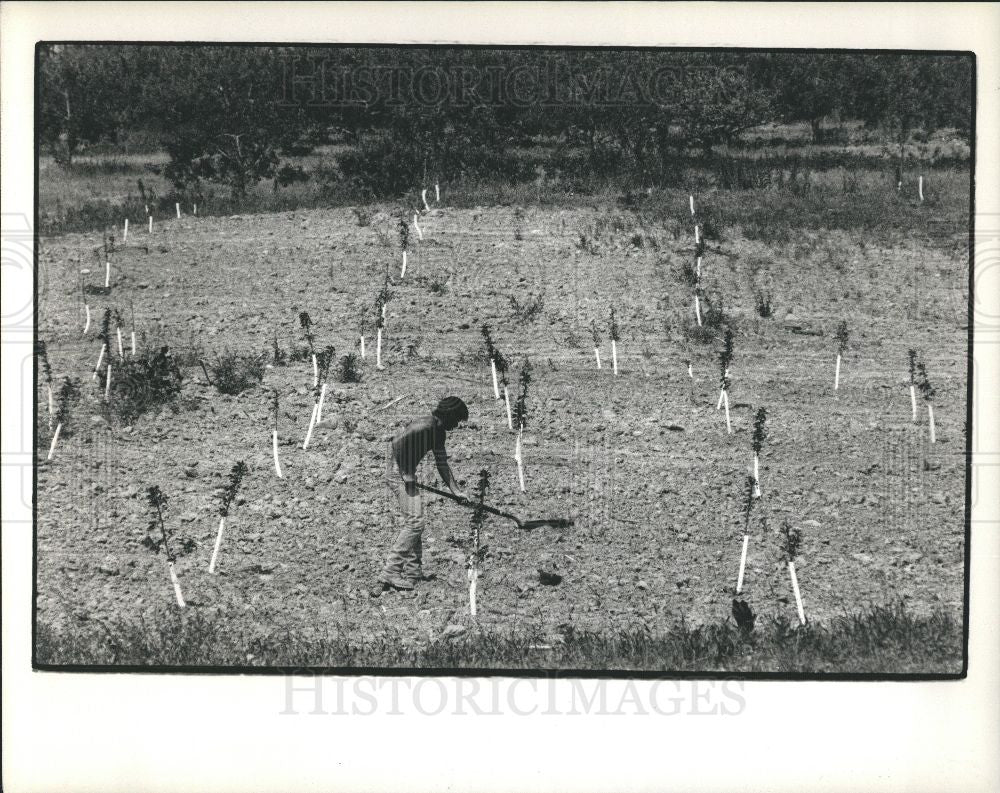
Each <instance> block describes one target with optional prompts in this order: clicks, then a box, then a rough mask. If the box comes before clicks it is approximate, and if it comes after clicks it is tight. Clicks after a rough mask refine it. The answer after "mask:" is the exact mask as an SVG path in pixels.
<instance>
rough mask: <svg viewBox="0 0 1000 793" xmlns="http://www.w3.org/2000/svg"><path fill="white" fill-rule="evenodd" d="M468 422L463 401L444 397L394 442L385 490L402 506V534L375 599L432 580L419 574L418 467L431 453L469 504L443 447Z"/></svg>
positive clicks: (451, 485) (446, 480)
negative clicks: (448, 438)
mask: <svg viewBox="0 0 1000 793" xmlns="http://www.w3.org/2000/svg"><path fill="white" fill-rule="evenodd" d="M468 418H469V409H468V408H467V407H466V406H465V403H464V402H463V401H462V400H461V399H459V398H458V397H455V396H449V397H445V398H444V399H442V400H441V401H440V402H439V403H438V406H437V407H436V408H434V411H433V412H432V413H431V414H430V415H429V416H425V417H423V418H419V419H414V420H413V421H411V422H410V423H409V424H407V425H406V427H404V428H403V429H402V430H400V431H399V432H398V433H397V434H396V435H395V436H394V437H393V439H392V444H391V447H390V449H389V454H388V459H387V460H386V484H387V485H388V487H389V490H390V491H391V492H392V494H393V496H394V498H396V499H397V501H398V503H399V511H400V512H401V513H402V514H403V528H402V530H401V531H400V532H399V535H398V536H397V537H396V541H395V543H393V546H392V548H391V549H390V551H389V557H388V558H387V559H386V562H385V567H384V568H383V569H382V574H381V575H380V576H379V579H378V583H379V586H378V587H376V588H375V589H374V590H372V595H374V596H378V595H379V594H381V593H382V592H385V591H387V590H389V589H406V590H409V589H413V587H414V584H415V583H416V582H417V581H424V580H428V579H429V578H430V576H427V577H425V576H424V574H423V570H422V568H421V560H422V548H421V542H420V535H421V533H422V532H423V528H424V526H423V515H424V505H423V499H422V498H421V496H420V490H419V489H418V488H417V466H418V465H419V464H420V461H421V460H422V459H423V458H424V456H425V455H426V454H427V452H429V451H433V452H434V462H435V463H436V465H437V469H438V473H439V474H440V475H441V479H442V480H444V483H445V484H446V485H447V486H448V489H449V490H451V492H452V493H454V494H455V496H457V497H458V498H462V499H465V498H467V496H466V494H465V493H464V492H462V490H460V489H459V485H458V482H456V481H455V477H454V475H453V474H452V473H451V468H449V467H448V453H447V451H446V450H445V446H444V444H445V437H446V433H448V432H451V431H452V430H454V429H455V428H456V427H458V425H459V424H460V423H461V422H463V421H467V420H468Z"/></svg>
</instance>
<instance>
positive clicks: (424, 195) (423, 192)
mask: <svg viewBox="0 0 1000 793" xmlns="http://www.w3.org/2000/svg"><path fill="white" fill-rule="evenodd" d="M420 198H421V199H422V200H423V202H424V211H425V212H430V211H431V208H430V207H429V206H428V205H427V190H421V191H420ZM414 225H415V224H414ZM421 239H423V237H421Z"/></svg>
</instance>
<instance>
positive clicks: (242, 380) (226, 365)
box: [205, 341, 277, 394]
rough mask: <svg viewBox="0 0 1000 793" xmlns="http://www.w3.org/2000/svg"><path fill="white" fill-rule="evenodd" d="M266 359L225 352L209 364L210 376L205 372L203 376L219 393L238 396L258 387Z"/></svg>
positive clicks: (263, 356)
mask: <svg viewBox="0 0 1000 793" xmlns="http://www.w3.org/2000/svg"><path fill="white" fill-rule="evenodd" d="M275 343H277V341H276V342H275ZM266 358H267V356H266V355H247V354H245V353H238V352H231V351H229V350H227V351H225V352H224V353H223V354H222V355H220V356H219V357H218V358H216V359H215V360H214V361H212V362H211V363H209V365H208V369H209V371H210V372H211V376H209V372H206V373H205V376H206V377H208V381H209V383H211V384H212V385H214V386H215V387H216V389H218V391H219V392H220V393H223V394H240V393H242V392H244V391H246V390H247V389H248V388H253V387H254V386H256V385H260V382H261V381H262V380H263V379H264V361H265V360H266Z"/></svg>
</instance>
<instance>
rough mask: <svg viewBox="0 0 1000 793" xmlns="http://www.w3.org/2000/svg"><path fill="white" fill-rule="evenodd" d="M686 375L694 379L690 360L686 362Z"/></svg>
mask: <svg viewBox="0 0 1000 793" xmlns="http://www.w3.org/2000/svg"><path fill="white" fill-rule="evenodd" d="M688 377H690V378H691V379H692V380H694V369H692V368H691V362H690V361H689V362H688Z"/></svg>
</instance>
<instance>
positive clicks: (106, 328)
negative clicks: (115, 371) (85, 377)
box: [91, 308, 111, 380]
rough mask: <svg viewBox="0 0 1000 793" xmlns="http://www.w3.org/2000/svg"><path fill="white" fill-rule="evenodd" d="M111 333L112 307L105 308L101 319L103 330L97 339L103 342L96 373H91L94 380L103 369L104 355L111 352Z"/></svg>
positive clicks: (95, 369)
mask: <svg viewBox="0 0 1000 793" xmlns="http://www.w3.org/2000/svg"><path fill="white" fill-rule="evenodd" d="M110 335H111V309H110V308H106V309H104V318H103V319H102V320H101V330H100V332H99V333H98V334H97V340H98V341H99V342H100V343H101V351H100V353H98V355H97V363H96V364H95V365H94V373H93V374H92V375H91V378H92V379H93V380H97V375H98V373H99V372H100V371H101V365H102V364H103V363H104V356H105V355H107V354H108V353H109V348H108V338H109V337H110Z"/></svg>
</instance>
